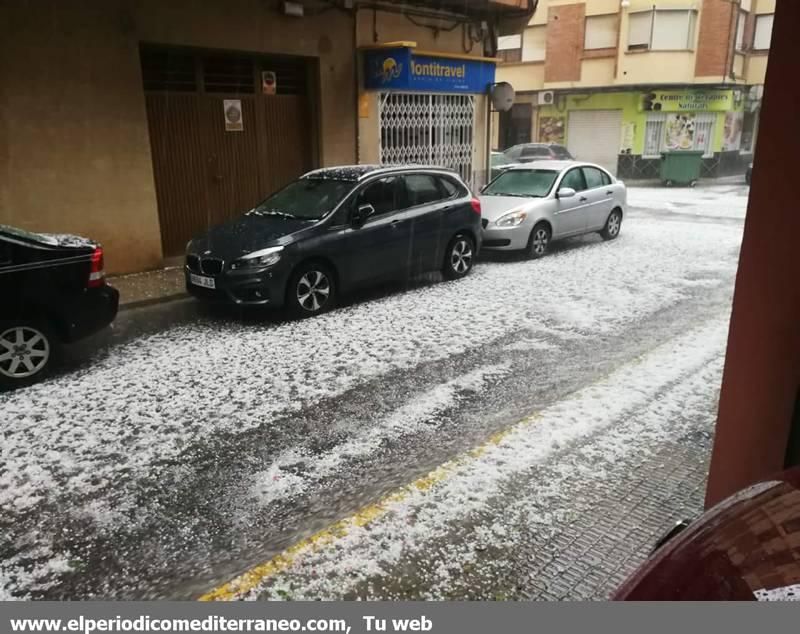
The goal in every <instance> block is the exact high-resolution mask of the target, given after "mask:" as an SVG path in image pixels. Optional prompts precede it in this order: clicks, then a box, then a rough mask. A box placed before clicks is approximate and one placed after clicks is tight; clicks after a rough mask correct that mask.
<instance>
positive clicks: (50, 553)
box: [0, 184, 748, 599]
mask: <svg viewBox="0 0 800 634" xmlns="http://www.w3.org/2000/svg"><path fill="white" fill-rule="evenodd" d="M747 194H748V190H747V188H746V187H744V186H743V185H736V184H727V185H715V186H713V187H699V188H697V189H694V190H690V189H685V190H684V189H674V190H673V189H657V188H652V189H650V188H631V189H630V190H629V204H630V206H631V208H630V213H629V214H628V215H627V217H626V218H625V220H624V222H623V228H622V233H621V235H620V237H619V239H617V240H616V241H612V242H603V241H602V240H601V239H600V238H599V236H587V237H584V238H579V239H573V240H569V241H567V242H565V243H562V244H560V245H556V246H555V247H554V250H553V252H552V253H551V254H550V255H549V256H547V257H546V258H544V259H542V260H538V261H529V260H526V259H523V258H518V257H485V258H483V260H482V261H480V262H479V264H478V265H477V266H476V267H475V269H474V271H473V272H472V274H471V275H470V276H469V277H468V278H466V279H464V280H460V281H455V282H443V281H442V280H440V279H437V277H436V276H431V277H427V278H424V279H421V280H416V281H414V282H413V283H412V284H410V285H407V286H404V287H397V288H382V289H379V290H376V291H370V292H367V293H362V294H359V295H358V296H355V297H350V298H347V299H346V300H345V301H344V302H343V303H342V305H340V307H339V308H337V309H336V310H334V311H332V312H330V313H328V314H325V315H323V316H320V317H318V318H315V319H308V320H303V321H287V320H285V319H284V318H283V316H282V315H273V314H250V313H248V314H241V313H239V312H238V311H230V310H228V311H226V310H209V309H204V308H203V307H201V306H199V305H198V304H197V303H195V302H194V301H193V300H179V301H173V302H169V303H165V304H160V305H156V306H150V307H146V308H137V309H131V310H127V311H124V312H122V313H121V314H120V316H119V318H118V320H117V323H116V324H115V327H114V329H113V330H112V331H111V332H110V333H105V334H103V335H100V336H98V337H96V338H94V339H93V340H91V341H89V342H84V343H83V344H81V345H80V346H77V347H76V349H75V350H73V351H71V352H70V353H69V354H68V360H67V361H66V362H65V367H62V368H61V369H60V370H59V371H58V372H57V373H55V374H54V375H53V376H52V377H51V378H49V379H48V380H46V381H45V382H43V383H40V384H38V385H35V386H32V387H29V388H25V389H20V390H17V391H14V392H8V393H3V394H0V434H2V446H1V447H0V599H12V598H19V599H26V598H36V599H39V598H47V599H100V598H107V599H134V598H138V599H152V598H198V597H205V598H220V599H237V598H243V599H280V598H284V599H286V598H291V599H295V598H297V599H303V598H308V599H310V598H365V599H381V598H384V599H392V598H415V599H444V598H456V599H458V598H479V599H519V598H521V599H527V598H532V599H539V598H542V599H559V598H604V597H606V596H608V595H609V593H610V592H611V591H613V588H614V587H615V585H616V584H618V583H619V581H620V580H621V579H622V578H624V576H625V575H626V574H627V573H628V572H630V570H632V569H633V568H634V567H635V566H636V565H637V564H638V563H640V562H641V561H642V559H643V558H644V557H645V556H646V554H647V552H648V550H649V548H650V547H651V546H652V543H653V541H654V540H655V539H656V537H657V536H658V535H659V534H660V533H661V532H663V531H664V530H666V529H668V528H669V527H670V526H671V524H672V523H673V522H674V520H676V519H679V518H681V517H683V516H687V515H692V514H696V513H697V512H698V511H699V510H700V508H701V501H702V488H703V485H704V480H705V474H706V469H707V461H708V456H709V451H710V444H711V440H712V435H713V423H714V417H715V413H716V401H717V395H718V390H719V383H720V377H721V370H722V363H723V358H724V351H725V343H726V337H727V326H728V319H729V315H730V304H731V298H732V290H733V283H734V277H735V273H736V265H737V259H738V253H739V246H740V242H741V236H742V229H743V219H744V215H745V209H746V204H747Z"/></svg>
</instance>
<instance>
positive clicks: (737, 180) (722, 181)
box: [622, 174, 746, 189]
mask: <svg viewBox="0 0 800 634" xmlns="http://www.w3.org/2000/svg"><path fill="white" fill-rule="evenodd" d="M622 182H623V183H625V185H627V186H628V187H663V188H664V189H690V188H689V187H680V186H675V187H666V186H665V185H664V184H663V183H662V182H661V181H660V180H659V179H657V178H647V179H643V180H635V179H627V178H623V179H622ZM736 185H741V186H742V187H745V186H746V183H745V182H744V174H738V175H734V176H721V177H720V178H701V179H700V180H699V181H698V182H697V187H696V188H697V189H703V188H706V187H731V186H736Z"/></svg>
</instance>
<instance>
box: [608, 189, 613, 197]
mask: <svg viewBox="0 0 800 634" xmlns="http://www.w3.org/2000/svg"><path fill="white" fill-rule="evenodd" d="M613 193H614V192H613V191H611V190H610V189H609V190H608V191H607V192H606V196H611V195H612V194H613Z"/></svg>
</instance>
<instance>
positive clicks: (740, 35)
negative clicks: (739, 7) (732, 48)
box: [736, 11, 747, 51]
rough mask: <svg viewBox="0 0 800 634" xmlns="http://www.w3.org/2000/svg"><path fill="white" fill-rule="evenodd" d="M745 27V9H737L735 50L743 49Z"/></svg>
mask: <svg viewBox="0 0 800 634" xmlns="http://www.w3.org/2000/svg"><path fill="white" fill-rule="evenodd" d="M746 28H747V11H739V18H738V21H737V22H736V50H737V51H743V50H744V49H745V42H744V32H745V29H746Z"/></svg>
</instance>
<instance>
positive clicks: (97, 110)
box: [0, 0, 535, 273]
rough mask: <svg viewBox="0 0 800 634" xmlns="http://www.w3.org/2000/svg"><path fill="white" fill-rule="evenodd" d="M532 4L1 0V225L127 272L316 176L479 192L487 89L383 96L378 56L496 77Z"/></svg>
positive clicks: (455, 86)
mask: <svg viewBox="0 0 800 634" xmlns="http://www.w3.org/2000/svg"><path fill="white" fill-rule="evenodd" d="M534 6H535V3H533V2H530V1H529V0H476V1H475V2H469V3H464V2H463V1H461V0H429V1H422V0H411V1H403V2H401V1H397V0H378V1H377V2H361V1H359V0H302V1H299V2H279V1H277V0H226V1H225V2H195V1H190V0H168V1H162V0H136V1H135V2H134V1H131V0H84V1H82V2H80V3H73V2H61V1H58V0H25V1H22V0H10V1H8V2H3V3H0V59H2V60H3V63H2V64H0V224H10V225H15V226H19V227H22V228H25V229H29V230H33V231H44V232H59V233H62V232H70V233H77V234H82V235H86V236H90V237H92V238H94V239H97V240H99V241H100V242H102V243H103V245H104V246H105V248H106V249H105V250H106V263H107V268H108V270H109V271H110V272H112V273H114V272H116V273H122V272H132V271H142V270H146V269H151V268H156V267H159V266H161V265H162V264H163V263H164V261H165V260H169V258H172V257H177V256H180V255H181V254H182V252H183V249H184V247H185V244H186V241H187V240H188V239H189V238H191V237H192V236H193V235H196V234H197V233H198V232H200V231H202V230H204V229H205V228H206V227H208V226H209V225H210V224H213V223H216V222H221V221H224V220H226V219H228V218H231V217H233V216H235V215H237V214H240V213H242V212H243V211H245V210H247V209H249V208H251V207H252V206H253V205H255V204H256V203H257V202H259V201H260V200H262V199H263V198H265V197H266V196H267V195H269V194H270V193H272V192H274V191H275V190H276V189H278V188H280V187H281V186H283V185H284V184H286V183H287V182H288V181H290V180H292V179H293V178H296V177H297V176H299V175H300V174H302V173H303V172H305V171H307V170H309V169H312V168H315V167H322V166H331V165H341V164H352V163H356V162H387V163H388V162H409V161H414V162H435V163H440V164H445V165H447V166H450V167H453V168H454V169H458V170H459V171H461V173H462V174H463V175H464V176H465V178H467V179H468V180H471V181H473V182H475V183H479V182H480V181H481V179H483V178H485V174H484V173H483V172H482V169H483V168H482V166H483V165H484V164H485V157H486V154H487V151H488V143H487V142H486V140H485V139H486V133H485V131H486V125H487V117H488V110H487V108H488V106H487V100H486V97H485V95H486V86H481V87H476V86H475V85H472V84H470V85H469V86H466V88H465V86H464V85H462V84H460V83H458V82H451V83H450V84H449V85H448V84H447V82H445V81H443V80H444V79H445V78H444V77H442V76H439V75H436V77H435V78H436V79H438V80H439V81H436V82H432V83H430V84H429V85H414V86H412V85H406V86H403V85H399V84H393V85H389V84H388V83H387V85H386V86H378V85H376V84H375V83H372V82H373V80H374V77H369V76H368V73H367V72H366V64H367V58H368V57H370V56H371V55H372V54H373V52H374V51H375V50H376V49H377V50H381V49H384V50H385V51H390V52H392V53H393V54H395V56H396V57H398V58H399V56H400V55H403V56H406V57H407V59H408V60H409V61H411V60H412V59H416V60H417V66H419V67H420V68H421V72H422V73H423V75H424V73H425V72H427V71H430V72H433V73H440V72H441V73H445V72H447V71H446V70H442V69H452V70H451V71H449V72H455V73H461V72H463V73H465V74H466V75H469V77H470V78H472V77H474V76H475V75H474V73H476V72H477V73H478V74H479V75H480V73H482V72H483V70H485V66H487V65H491V68H492V72H493V70H494V65H493V64H490V63H491V61H492V60H491V59H489V58H492V56H493V55H494V53H495V52H496V51H495V46H496V40H497V35H498V33H500V32H502V29H504V28H508V26H507V24H506V23H507V22H508V23H509V24H512V25H518V26H517V27H516V28H517V30H519V28H521V27H522V26H523V25H524V24H525V23H527V22H528V20H529V18H530V16H531V14H532V10H533V7H534ZM398 43H399V44H398ZM387 44H388V45H391V46H386V45H387ZM404 59H405V57H404ZM422 62H424V63H422ZM476 65H477V66H476ZM414 68H416V66H415V67H414ZM426 68H427V71H426V70H425V69H426ZM476 69H477V70H476ZM394 70H395V71H396V70H398V68H397V66H395V67H394ZM407 70H410V69H407V68H406V69H403V71H404V72H405V71H407ZM482 80H488V78H487V77H483V79H482ZM478 88H480V89H478Z"/></svg>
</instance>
